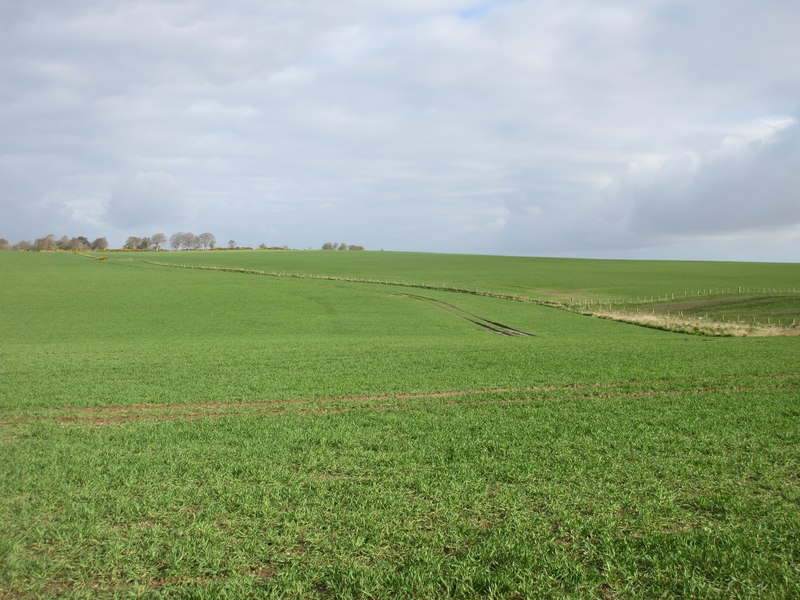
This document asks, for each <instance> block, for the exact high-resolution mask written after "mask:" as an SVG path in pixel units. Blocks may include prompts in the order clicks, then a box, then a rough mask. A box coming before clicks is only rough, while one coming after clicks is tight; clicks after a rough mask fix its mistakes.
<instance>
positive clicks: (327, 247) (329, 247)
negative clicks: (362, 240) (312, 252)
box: [322, 242, 364, 250]
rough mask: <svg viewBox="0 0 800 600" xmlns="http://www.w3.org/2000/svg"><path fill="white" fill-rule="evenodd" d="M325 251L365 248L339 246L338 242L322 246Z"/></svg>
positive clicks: (352, 245) (349, 245)
mask: <svg viewBox="0 0 800 600" xmlns="http://www.w3.org/2000/svg"><path fill="white" fill-rule="evenodd" d="M322 249H323V250H363V249H364V246H358V245H356V244H339V243H337V242H325V243H324V244H322Z"/></svg>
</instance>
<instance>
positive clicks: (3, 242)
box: [0, 238, 11, 250]
mask: <svg viewBox="0 0 800 600" xmlns="http://www.w3.org/2000/svg"><path fill="white" fill-rule="evenodd" d="M10 247H11V244H9V243H8V240H7V239H6V238H0V250H8V249H9V248H10Z"/></svg>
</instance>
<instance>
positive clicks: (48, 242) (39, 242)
mask: <svg viewBox="0 0 800 600" xmlns="http://www.w3.org/2000/svg"><path fill="white" fill-rule="evenodd" d="M33 249H34V250H37V251H39V252H42V251H53V250H55V249H56V236H54V235H53V234H52V233H51V234H50V235H46V236H44V237H43V238H37V239H36V241H35V242H33Z"/></svg>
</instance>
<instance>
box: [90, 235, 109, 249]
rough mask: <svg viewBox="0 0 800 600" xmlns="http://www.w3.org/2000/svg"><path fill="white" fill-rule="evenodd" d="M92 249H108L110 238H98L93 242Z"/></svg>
mask: <svg viewBox="0 0 800 600" xmlns="http://www.w3.org/2000/svg"><path fill="white" fill-rule="evenodd" d="M92 250H108V240H107V239H106V238H104V237H100V238H97V239H96V240H95V241H93V242H92Z"/></svg>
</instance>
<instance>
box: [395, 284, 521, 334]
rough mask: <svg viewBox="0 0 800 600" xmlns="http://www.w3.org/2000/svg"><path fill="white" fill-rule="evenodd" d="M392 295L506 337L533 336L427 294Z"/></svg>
mask: <svg viewBox="0 0 800 600" xmlns="http://www.w3.org/2000/svg"><path fill="white" fill-rule="evenodd" d="M392 295H393V296H397V297H399V298H411V299H413V300H419V301H420V302H425V303H426V304H430V305H431V306H434V307H436V308H438V309H440V310H443V311H445V312H446V313H449V314H451V315H454V316H456V317H458V318H459V319H463V320H465V321H468V322H470V323H474V324H475V325H477V326H478V327H483V328H484V329H488V330H489V331H491V332H492V333H496V334H498V335H503V336H506V337H512V336H525V337H533V334H532V333H528V332H527V331H522V330H521V329H515V328H514V327H509V326H508V325H504V324H503V323H499V322H497V321H492V320H490V319H486V318H484V317H481V316H479V315H476V314H473V313H471V312H467V311H466V310H464V309H461V308H459V307H457V306H456V305H454V304H450V303H449V302H444V301H443V300H437V299H436V298H430V297H428V296H419V295H417V294H392Z"/></svg>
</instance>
